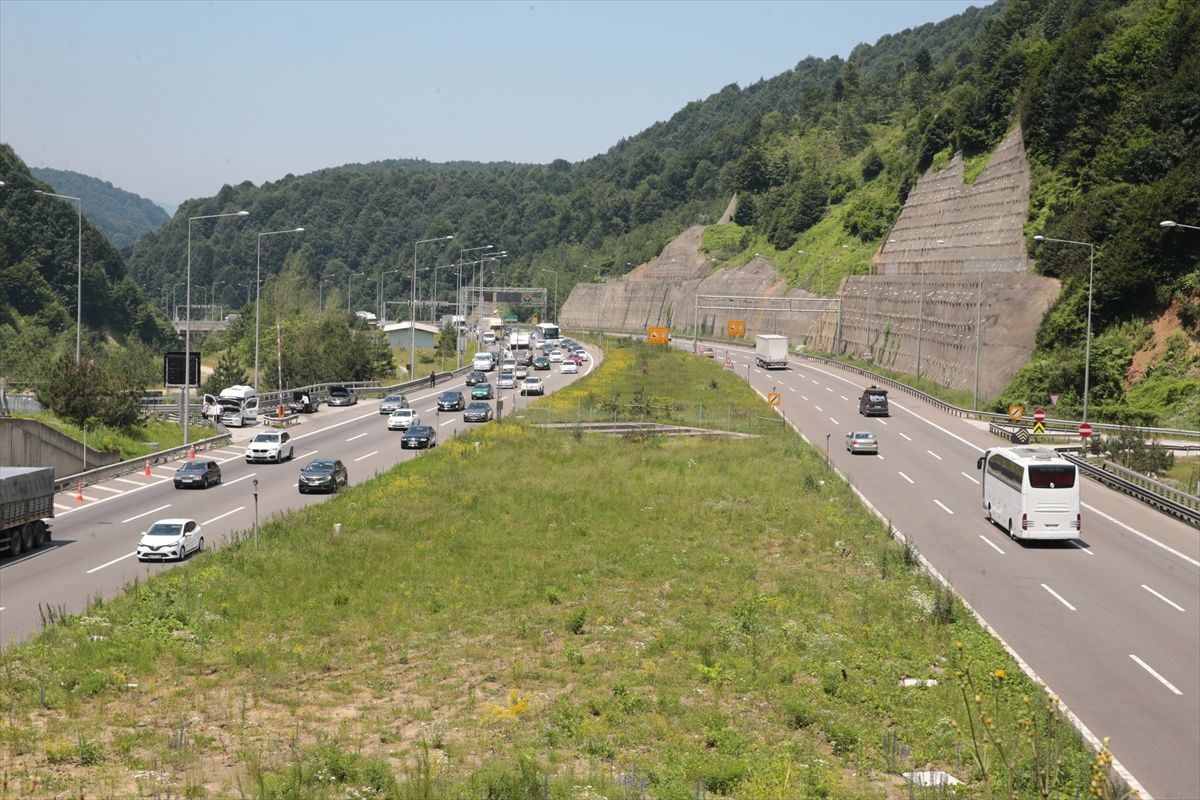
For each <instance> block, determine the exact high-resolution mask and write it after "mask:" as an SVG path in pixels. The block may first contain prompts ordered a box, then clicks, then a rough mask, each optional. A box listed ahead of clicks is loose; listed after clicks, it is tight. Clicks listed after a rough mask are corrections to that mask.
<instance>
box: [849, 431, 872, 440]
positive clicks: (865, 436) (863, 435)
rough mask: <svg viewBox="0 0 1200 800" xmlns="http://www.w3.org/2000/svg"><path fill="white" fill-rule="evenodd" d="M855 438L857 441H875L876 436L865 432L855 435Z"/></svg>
mask: <svg viewBox="0 0 1200 800" xmlns="http://www.w3.org/2000/svg"><path fill="white" fill-rule="evenodd" d="M854 438H855V439H874V438H875V435H874V434H872V433H865V432H864V433H856V434H854Z"/></svg>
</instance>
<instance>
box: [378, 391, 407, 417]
mask: <svg viewBox="0 0 1200 800" xmlns="http://www.w3.org/2000/svg"><path fill="white" fill-rule="evenodd" d="M399 408H408V398H407V397H405V396H404V395H402V394H389V395H388V396H387V397H385V398H383V399H382V400H380V401H379V413H380V414H390V413H392V412H393V411H395V410H396V409H399Z"/></svg>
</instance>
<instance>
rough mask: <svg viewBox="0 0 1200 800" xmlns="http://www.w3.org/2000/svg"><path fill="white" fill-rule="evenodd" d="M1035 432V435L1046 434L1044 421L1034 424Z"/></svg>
mask: <svg viewBox="0 0 1200 800" xmlns="http://www.w3.org/2000/svg"><path fill="white" fill-rule="evenodd" d="M1033 432H1034V433H1045V432H1046V426H1045V425H1043V424H1042V421H1041V420H1040V419H1039V420H1038V421H1036V422H1034V423H1033Z"/></svg>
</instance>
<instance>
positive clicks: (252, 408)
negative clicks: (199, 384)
mask: <svg viewBox="0 0 1200 800" xmlns="http://www.w3.org/2000/svg"><path fill="white" fill-rule="evenodd" d="M204 404H205V406H207V407H208V408H210V409H211V408H214V407H216V408H218V409H219V410H220V414H219V416H218V415H216V414H212V413H210V416H211V417H212V418H213V419H216V420H217V421H219V422H220V423H221V424H222V425H233V426H236V427H238V428H242V427H245V426H246V425H253V424H254V423H255V422H256V421H258V395H257V394H255V392H254V387H252V386H230V387H228V388H225V389H222V390H221V394H219V395H218V396H216V397H213V396H212V395H211V394H206V395H204Z"/></svg>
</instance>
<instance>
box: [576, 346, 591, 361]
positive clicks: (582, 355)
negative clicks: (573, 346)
mask: <svg viewBox="0 0 1200 800" xmlns="http://www.w3.org/2000/svg"><path fill="white" fill-rule="evenodd" d="M575 357H576V358H578V359H579V360H580V361H588V360H590V359H591V356H589V355H588V351H587V350H584V349H583V348H582V347H581V348H579V349H578V350H576V351H575Z"/></svg>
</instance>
